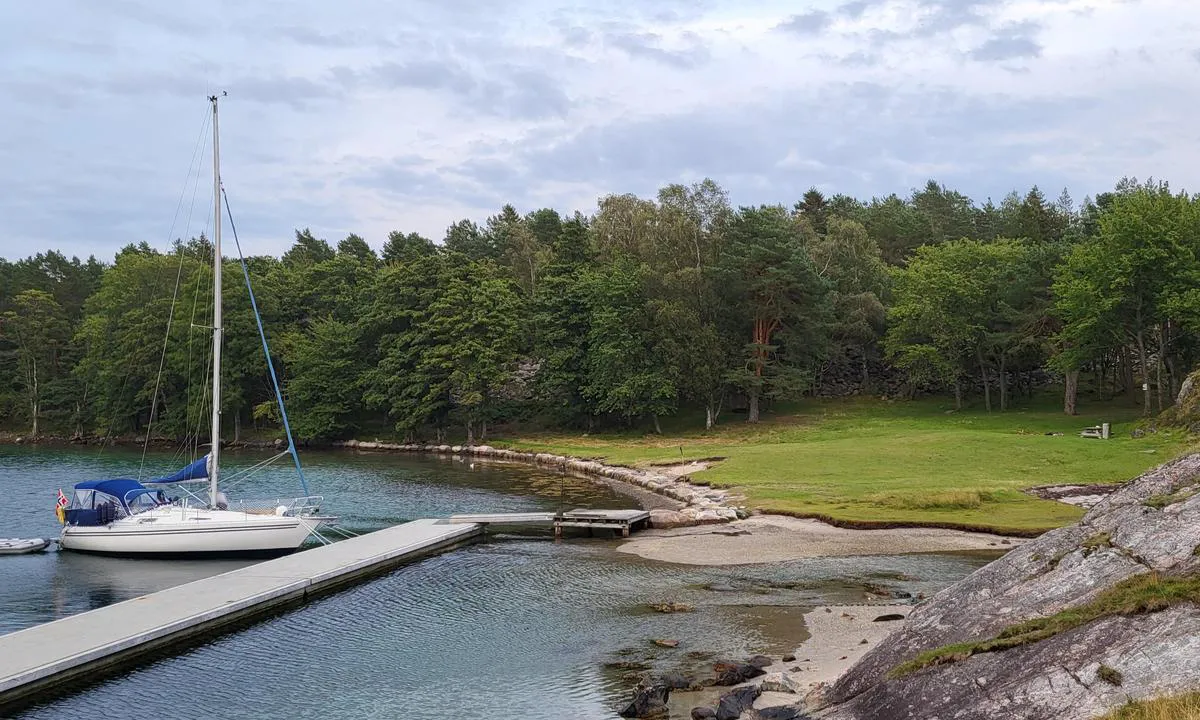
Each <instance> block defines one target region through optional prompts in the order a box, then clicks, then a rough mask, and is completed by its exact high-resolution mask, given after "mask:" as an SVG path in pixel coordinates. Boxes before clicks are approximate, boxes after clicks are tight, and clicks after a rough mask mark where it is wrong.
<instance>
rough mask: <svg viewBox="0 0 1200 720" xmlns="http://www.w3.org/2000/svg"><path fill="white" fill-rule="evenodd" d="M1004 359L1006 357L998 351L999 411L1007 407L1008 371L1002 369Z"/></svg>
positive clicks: (1005, 359)
mask: <svg viewBox="0 0 1200 720" xmlns="http://www.w3.org/2000/svg"><path fill="white" fill-rule="evenodd" d="M1006 361H1007V358H1006V357H1005V356H1004V353H1000V375H999V376H998V379H999V381H1000V412H1004V411H1005V410H1007V409H1008V373H1006V372H1005V371H1004V365H1005V362H1006Z"/></svg>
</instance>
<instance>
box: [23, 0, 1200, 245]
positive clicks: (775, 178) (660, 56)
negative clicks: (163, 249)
mask: <svg viewBox="0 0 1200 720" xmlns="http://www.w3.org/2000/svg"><path fill="white" fill-rule="evenodd" d="M11 5H12V7H9V5H5V6H4V7H3V9H0V60H3V61H4V62H5V67H6V68H8V69H11V71H9V72H6V76H5V77H4V78H2V79H0V91H2V92H3V93H4V96H5V98H6V100H7V102H6V113H7V115H6V123H7V125H8V126H9V127H7V128H6V142H5V143H3V144H0V163H3V165H4V167H6V168H17V169H18V171H17V172H15V173H7V174H6V176H4V177H3V178H2V179H0V230H2V231H3V232H0V255H2V256H6V257H18V256H22V255H25V254H28V253H30V252H34V251H36V250H39V249H42V248H46V247H58V248H62V249H64V250H66V251H68V252H74V253H79V254H85V255H86V254H87V253H89V252H94V253H96V254H97V255H98V256H100V257H104V258H108V257H111V255H112V253H113V252H114V251H115V250H116V249H117V248H118V247H120V246H121V245H123V244H125V243H127V242H137V241H141V240H146V241H149V242H152V243H157V244H160V245H161V244H162V243H163V242H164V240H165V235H166V232H167V230H168V227H169V225H170V221H171V217H172V215H173V213H174V209H175V203H176V201H177V200H178V197H179V193H180V190H181V188H182V182H183V178H184V175H185V173H186V169H187V163H188V161H189V160H190V158H191V154H192V150H193V143H194V141H195V138H196V134H197V132H198V131H199V129H200V125H201V122H202V118H203V116H204V113H205V112H206V110H207V104H206V102H205V100H204V97H205V96H206V95H207V94H209V93H210V92H212V91H213V90H214V89H216V88H224V89H227V90H228V91H229V93H230V96H229V98H228V99H227V100H225V101H223V103H224V104H223V106H222V107H223V110H222V147H223V150H224V153H223V169H224V175H225V178H226V183H227V186H228V188H229V191H230V195H231V202H232V203H233V205H234V211H235V213H236V214H237V216H238V221H239V230H240V231H241V232H242V234H243V240H245V241H246V243H245V244H246V245H247V246H248V250H250V251H253V252H276V253H278V252H281V251H282V250H283V249H285V248H286V246H287V245H288V244H289V243H290V241H291V237H292V229H293V228H296V227H305V226H308V227H311V228H312V229H313V230H314V232H316V233H318V234H319V235H321V234H323V235H325V236H327V237H329V238H330V239H331V240H337V239H339V238H340V237H342V236H344V235H345V234H347V233H349V232H357V233H359V234H361V235H363V236H365V237H366V238H367V239H368V241H369V242H371V243H372V244H373V245H375V246H376V247H379V246H380V245H382V243H383V241H384V239H385V237H386V235H387V232H388V231H390V230H395V229H399V230H404V231H406V232H407V231H413V230H415V231H419V232H422V233H424V234H427V235H430V236H432V237H434V238H437V239H440V237H441V234H442V232H443V231H444V229H445V227H446V226H447V225H449V224H450V223H451V222H453V221H455V220H457V219H459V218H461V217H471V218H473V219H475V220H477V221H481V220H483V219H484V217H486V215H488V214H491V213H493V212H496V211H497V210H498V209H499V207H500V205H501V204H503V203H504V202H513V203H514V204H516V205H517V206H518V207H519V208H521V209H522V210H529V209H534V208H536V207H540V206H543V205H549V206H552V207H556V208H558V209H560V210H563V211H571V210H574V209H580V210H584V211H590V210H591V209H593V208H594V206H595V200H596V197H597V196H598V195H601V194H604V193H608V192H637V193H641V194H651V193H653V192H654V191H655V189H656V188H657V187H658V186H660V185H661V184H664V183H667V182H673V181H685V182H686V181H689V180H692V179H697V178H699V177H703V176H705V175H709V176H712V177H713V178H714V179H715V180H717V181H718V182H720V183H722V184H723V185H725V186H726V187H727V188H728V189H729V190H730V191H731V194H732V196H733V199H734V201H735V202H741V203H757V202H776V201H778V202H791V201H792V200H794V199H795V198H796V197H798V196H799V195H800V194H801V193H802V192H803V191H804V190H805V189H807V188H808V187H810V186H812V185H816V186H818V187H822V188H824V189H826V190H827V191H830V192H839V191H840V192H846V193H850V194H854V195H858V196H860V197H870V196H872V195H882V194H887V193H890V192H898V193H904V192H906V191H907V190H908V189H909V188H910V187H912V186H915V185H920V184H923V182H924V180H925V179H927V178H928V177H929V176H930V175H933V176H935V177H936V178H937V179H938V180H940V181H942V182H944V183H946V184H948V185H950V186H952V187H955V188H956V189H959V190H961V191H963V192H966V193H967V194H969V195H971V196H973V197H976V198H977V199H979V200H981V201H982V200H983V199H984V198H985V197H987V196H992V197H998V196H1000V195H1003V194H1004V193H1006V192H1008V191H1009V190H1010V189H1014V188H1015V189H1019V190H1024V189H1027V188H1028V187H1029V186H1030V185H1033V184H1035V183H1036V184H1038V185H1039V186H1041V187H1043V188H1044V189H1045V188H1050V189H1052V190H1049V191H1048V192H1050V193H1051V194H1056V193H1057V190H1058V189H1059V188H1061V186H1063V185H1069V186H1070V188H1071V190H1072V193H1073V194H1074V195H1075V196H1076V197H1077V198H1082V197H1083V195H1085V194H1089V193H1095V192H1097V191H1101V190H1104V189H1107V188H1109V187H1111V185H1112V183H1113V182H1114V181H1115V180H1116V179H1117V178H1118V177H1119V176H1121V175H1123V174H1127V173H1128V174H1136V175H1138V176H1142V177H1144V176H1147V175H1151V174H1152V175H1155V176H1157V177H1163V178H1165V179H1168V180H1170V181H1171V182H1172V183H1173V185H1174V186H1176V187H1181V186H1192V187H1194V186H1196V185H1197V183H1198V181H1200V170H1197V169H1196V168H1197V167H1200V163H1198V162H1197V160H1198V159H1200V158H1198V157H1197V156H1198V155H1200V152H1198V148H1197V146H1196V142H1197V139H1196V138H1195V137H1194V133H1193V132H1192V131H1191V130H1190V129H1189V128H1190V127H1191V122H1190V118H1192V117H1194V116H1195V115H1196V112H1197V110H1200V101H1196V100H1194V99H1193V98H1196V97H1198V95H1197V91H1200V79H1198V74H1197V73H1196V68H1197V67H1198V65H1197V51H1198V50H1200V47H1197V43H1196V41H1195V38H1196V37H1197V36H1198V33H1197V31H1198V30H1200V27H1198V26H1200V13H1197V12H1196V11H1195V8H1194V0H1140V1H1139V0H1133V1H1130V0H819V1H814V2H811V3H808V4H807V5H804V6H797V5H796V3H794V2H786V1H785V0H766V1H764V2H761V3H753V4H746V3H736V2H732V0H706V1H705V2H693V1H692V0H687V1H685V0H669V1H664V0H659V1H658V2H648V1H646V2H643V1H641V0H638V1H636V2H635V1H634V0H622V1H621V2H617V3H612V2H599V1H598V0H578V1H576V2H573V3H565V2H561V3H560V2H557V1H556V0H523V1H521V2H515V3H512V4H510V5H509V6H508V7H506V10H505V12H504V13H501V14H498V13H494V12H488V13H483V12H480V10H479V7H480V6H479V5H478V4H475V3H468V2H463V1H462V0H414V2H409V3H394V2H389V1H387V0H362V1H361V2H356V3H353V4H351V5H346V4H329V3H319V2H315V1H314V0H304V1H301V2H288V3H281V2H277V3H271V4H264V3H234V2H232V0H230V1H229V2H224V3H219V4H216V5H214V4H213V3H211V2H204V3H200V2H198V1H197V0H180V1H179V2H176V3H171V4H161V3H154V2H152V1H151V0H120V1H119V2H113V3H105V4H103V7H101V6H100V5H96V4H94V3H89V2H85V0H56V1H55V2H48V3H44V4H36V5H35V4H27V3H20V4H11ZM797 18H800V19H799V20H798V19H797ZM205 163H207V157H205ZM201 172H202V174H203V173H206V172H207V164H205V166H204V167H203V168H202V170H201ZM206 193H207V191H206V190H204V189H203V188H202V190H201V192H200V193H199V195H200V197H199V199H198V201H197V202H198V203H200V204H201V205H203V203H204V202H207V198H206V197H205V196H206ZM206 214H207V213H206V212H196V213H195V214H194V218H193V223H192V227H190V228H188V229H187V231H188V232H190V233H193V234H195V233H198V232H200V230H202V229H203V223H204V222H205V218H206Z"/></svg>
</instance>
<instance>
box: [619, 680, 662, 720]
mask: <svg viewBox="0 0 1200 720" xmlns="http://www.w3.org/2000/svg"><path fill="white" fill-rule="evenodd" d="M670 697H671V688H669V687H667V686H666V685H659V684H654V685H648V686H641V685H639V686H638V687H636V688H634V690H633V699H632V700H630V701H629V704H628V705H626V706H625V708H624V709H622V710H620V711H619V712H618V713H617V714H618V715H620V716H621V717H625V718H665V717H668V716H669V715H670V710H669V709H668V708H667V700H669V699H670Z"/></svg>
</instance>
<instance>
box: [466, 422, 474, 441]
mask: <svg viewBox="0 0 1200 720" xmlns="http://www.w3.org/2000/svg"><path fill="white" fill-rule="evenodd" d="M474 444H475V423H473V422H471V421H470V420H467V445H474Z"/></svg>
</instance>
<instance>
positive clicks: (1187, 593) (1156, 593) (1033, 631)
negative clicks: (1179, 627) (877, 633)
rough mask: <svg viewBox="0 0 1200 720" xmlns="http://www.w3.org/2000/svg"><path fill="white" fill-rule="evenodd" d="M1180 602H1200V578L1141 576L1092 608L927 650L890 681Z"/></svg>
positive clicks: (1101, 597)
mask: <svg viewBox="0 0 1200 720" xmlns="http://www.w3.org/2000/svg"><path fill="white" fill-rule="evenodd" d="M1181 603H1200V576H1190V577H1161V576H1159V575H1158V573H1147V574H1145V575H1137V576H1135V577H1132V578H1129V579H1127V580H1124V581H1122V582H1120V583H1117V584H1116V585H1114V586H1113V587H1111V588H1109V589H1108V590H1106V591H1104V592H1103V593H1101V594H1100V595H1099V596H1097V597H1096V599H1094V600H1092V601H1091V602H1089V603H1086V604H1084V605H1080V606H1079V607H1075V608H1070V609H1068V610H1063V611H1062V612H1059V613H1055V614H1054V615H1050V616H1049V617H1044V618H1035V619H1033V620H1027V621H1025V622H1023V623H1018V624H1016V625H1012V626H1010V627H1007V628H1005V629H1004V630H1002V631H1001V632H1000V634H999V635H997V636H996V637H994V638H989V639H987V640H977V641H973V642H965V643H957V644H954V645H947V646H945V647H940V648H935V649H933V650H927V651H925V652H923V653H921V654H920V655H917V656H916V657H914V658H913V659H911V660H908V661H906V662H904V663H901V664H900V665H897V666H896V667H895V668H893V669H892V671H891V672H890V673H889V677H902V676H904V675H908V674H909V673H913V672H916V671H918V670H921V669H923V668H927V667H932V666H934V665H944V664H947V663H953V662H959V661H961V660H966V659H967V658H969V657H971V656H972V655H978V654H980V653H988V652H998V651H1001V650H1008V649H1010V648H1014V647H1020V646H1022V645H1029V644H1030V643H1035V642H1038V641H1040V640H1045V639H1047V638H1051V637H1054V636H1055V635H1058V634H1059V633H1063V632H1066V631H1068V630H1073V629H1075V628H1077V627H1080V626H1082V625H1086V624H1087V623H1090V622H1092V621H1094V620H1098V619H1100V618H1104V617H1110V616H1113V615H1138V614H1142V613H1151V612H1159V611H1161V610H1166V609H1167V608H1169V607H1171V606H1172V605H1179V604H1181Z"/></svg>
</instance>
